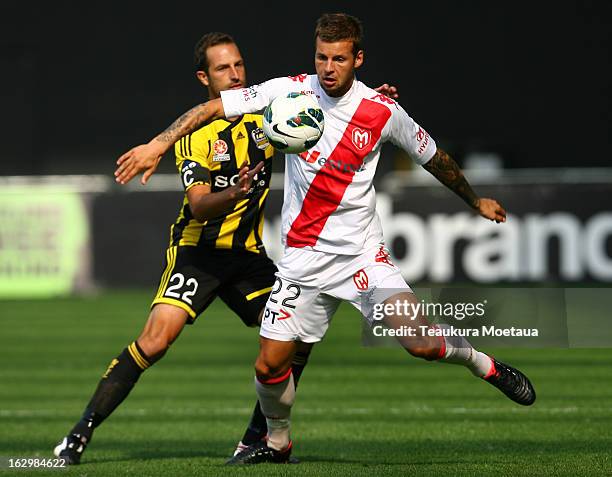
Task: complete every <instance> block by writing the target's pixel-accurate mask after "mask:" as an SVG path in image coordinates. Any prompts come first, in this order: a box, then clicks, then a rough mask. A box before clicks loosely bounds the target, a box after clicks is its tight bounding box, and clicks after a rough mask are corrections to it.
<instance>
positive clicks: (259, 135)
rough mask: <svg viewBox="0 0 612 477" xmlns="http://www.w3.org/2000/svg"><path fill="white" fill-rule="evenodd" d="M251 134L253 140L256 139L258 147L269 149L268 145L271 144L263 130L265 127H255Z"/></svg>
mask: <svg viewBox="0 0 612 477" xmlns="http://www.w3.org/2000/svg"><path fill="white" fill-rule="evenodd" d="M251 136H252V137H253V141H255V145H256V146H257V149H262V150H263V149H267V147H268V146H269V145H270V143H269V142H268V138H267V137H266V135H265V134H264V132H263V129H261V128H257V129H253V132H251Z"/></svg>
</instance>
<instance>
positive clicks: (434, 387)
mask: <svg viewBox="0 0 612 477" xmlns="http://www.w3.org/2000/svg"><path fill="white" fill-rule="evenodd" d="M149 299H150V293H149V292H148V291H147V292H139V291H133V292H126V291H123V292H107V293H103V294H100V295H99V296H96V297H89V298H70V299H57V300H40V301H30V302H26V301H4V302H0V325H1V332H0V363H1V364H0V456H2V459H3V462H4V464H3V465H6V458H7V457H32V456H38V457H51V449H52V448H53V447H54V445H55V444H56V442H57V441H58V440H59V439H60V438H61V437H62V436H63V435H64V434H65V433H66V432H67V431H68V430H69V429H70V427H71V425H72V424H73V423H74V422H75V420H76V419H77V418H78V417H79V415H80V413H81V411H82V409H83V407H84V406H85V404H86V402H87V400H88V399H89V397H90V395H91V393H92V391H93V389H94V387H95V385H96V383H97V381H98V379H99V377H100V376H101V374H102V373H103V372H104V370H105V368H106V366H107V364H108V362H109V361H110V360H111V359H112V358H113V357H114V356H115V355H117V354H118V353H119V352H120V351H121V350H122V349H123V348H124V347H125V346H126V345H127V344H128V343H129V342H130V341H131V340H132V339H134V338H135V337H136V336H137V333H139V332H140V329H141V327H142V325H143V323H144V320H145V318H146V315H147V307H148V303H149ZM359 320H360V318H359V317H358V315H357V313H356V312H355V311H353V310H352V309H351V308H350V307H348V306H345V307H343V308H341V309H340V311H339V312H338V314H337V315H336V317H335V319H334V323H333V324H332V326H331V328H330V332H329V334H328V337H327V338H326V339H325V341H324V342H323V343H321V344H319V345H317V346H316V347H315V349H314V351H313V354H312V357H311V362H310V364H309V366H308V367H307V369H306V371H305V373H304V376H303V381H302V382H301V384H300V388H299V392H298V396H297V400H296V404H295V407H294V413H293V438H294V439H295V455H296V456H297V457H299V458H300V459H301V461H302V463H301V464H299V465H293V466H291V465H282V466H274V465H262V466H257V467H249V468H226V467H224V466H223V463H224V461H225V459H226V458H227V457H228V456H229V455H230V454H231V452H232V450H233V448H234V445H235V444H236V441H237V440H238V439H239V438H240V437H241V435H242V431H243V429H244V426H245V424H246V422H247V420H248V418H249V415H250V413H251V409H252V406H253V404H254V402H255V393H254V387H253V382H252V381H253V372H252V362H253V361H254V358H255V355H256V352H257V330H255V329H248V328H245V327H244V326H243V325H242V324H241V322H240V320H239V319H238V318H237V317H235V316H233V315H232V314H231V312H230V311H229V310H228V309H227V308H225V306H224V305H223V304H222V303H220V302H219V303H215V304H214V305H213V306H212V307H211V308H210V309H209V311H208V312H207V313H206V314H205V315H203V316H202V317H200V318H199V321H198V322H197V323H196V325H194V326H191V327H187V328H186V329H185V331H184V332H183V334H182V335H181V337H180V338H179V339H178V340H177V342H176V343H175V344H174V346H173V347H172V349H171V350H170V351H169V353H168V355H167V356H166V357H165V358H164V359H163V360H162V361H161V362H159V363H158V364H156V365H155V366H154V367H153V368H151V369H150V370H148V371H147V372H146V373H145V374H144V375H143V376H142V378H141V380H140V382H139V383H138V385H137V386H136V388H135V389H134V391H133V392H132V394H131V395H130V396H129V397H128V399H127V400H126V401H125V402H124V403H123V405H122V406H121V407H120V408H119V409H118V410H117V412H115V414H114V415H113V416H112V417H111V418H110V419H108V420H107V421H106V422H105V423H104V424H103V425H102V426H101V427H100V428H99V429H98V430H97V432H96V434H95V436H94V439H93V442H92V443H91V445H90V446H89V448H88V449H87V451H86V453H85V455H84V457H83V463H82V465H81V466H78V467H74V468H70V469H68V470H61V471H45V470H29V471H26V470H18V471H17V470H7V469H0V476H1V475H5V474H6V475H8V474H12V475H39V476H40V475H56V476H57V475H80V476H87V477H90V476H91V477H93V476H120V475H132V476H149V475H151V476H153V475H163V476H172V475H177V476H178V475H180V476H189V475H249V476H251V475H266V476H274V475H300V476H302V475H325V476H327V477H329V476H335V475H351V476H354V475H367V476H374V475H376V476H378V475H417V476H422V475H423V476H426V475H444V476H463V475H465V476H472V475H500V476H504V475H512V476H519V475H526V476H527V475H529V476H535V475H568V476H576V475H589V476H592V475H604V474H606V475H610V474H611V473H612V458H611V452H612V378H611V376H612V374H611V369H612V350H610V349H599V350H584V349H574V350H558V349H543V350H526V349H499V350H485V351H489V352H494V353H495V355H496V356H497V357H499V358H500V359H502V360H504V361H507V362H509V363H512V364H515V365H516V366H518V367H520V368H521V369H522V370H524V371H525V372H526V374H527V375H528V376H530V377H531V378H532V380H533V381H534V383H535V386H536V388H537V391H538V401H537V402H536V404H535V406H533V407H532V408H522V407H520V406H518V405H515V404H514V403H512V402H510V401H509V400H507V399H506V398H505V397H504V396H503V395H502V394H501V393H499V391H497V390H495V389H494V388H493V387H491V386H489V385H487V384H486V383H483V382H480V381H478V380H477V379H475V378H473V377H471V375H470V374H469V373H468V372H467V371H466V370H465V369H462V368H461V367H458V366H451V365H441V364H437V363H425V362H420V361H418V360H416V359H414V358H411V357H410V356H409V355H408V354H407V353H405V352H404V351H402V350H400V349H388V348H385V349H381V348H377V349H372V348H364V347H362V346H361V343H360V327H361V326H360V321H359Z"/></svg>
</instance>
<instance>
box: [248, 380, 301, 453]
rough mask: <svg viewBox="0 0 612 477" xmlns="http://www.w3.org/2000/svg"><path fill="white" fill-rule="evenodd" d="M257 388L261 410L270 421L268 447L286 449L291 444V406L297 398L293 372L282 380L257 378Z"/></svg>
mask: <svg viewBox="0 0 612 477" xmlns="http://www.w3.org/2000/svg"><path fill="white" fill-rule="evenodd" d="M255 389H256V390H257V396H258V397H259V404H260V405H261V410H262V412H263V414H264V416H266V422H267V423H268V447H271V448H272V449H276V450H283V449H286V448H287V446H288V445H289V442H290V438H289V425H290V419H289V418H290V415H291V407H292V406H293V401H294V400H295V385H294V383H293V374H291V372H289V375H288V376H287V378H285V379H283V380H282V381H280V382H274V383H273V384H270V383H262V382H261V381H260V380H259V379H257V378H255Z"/></svg>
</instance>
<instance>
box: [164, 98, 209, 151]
mask: <svg viewBox="0 0 612 477" xmlns="http://www.w3.org/2000/svg"><path fill="white" fill-rule="evenodd" d="M208 109H209V107H208V103H202V104H198V105H197V106H195V107H193V108H191V109H190V110H189V111H187V112H186V113H185V114H183V115H182V116H181V117H179V118H178V119H177V120H176V121H174V122H173V123H172V124H171V125H170V126H169V127H168V128H167V129H166V130H165V131H164V132H162V133H161V134H159V135H158V136H157V137H156V139H157V140H158V141H161V142H168V143H171V144H174V143H175V142H176V141H178V140H179V139H180V138H182V137H183V136H186V135H187V134H189V133H192V132H193V131H195V130H196V129H198V128H199V127H200V126H201V125H202V124H203V123H205V122H206V121H207V120H208V119H210V117H209V111H208Z"/></svg>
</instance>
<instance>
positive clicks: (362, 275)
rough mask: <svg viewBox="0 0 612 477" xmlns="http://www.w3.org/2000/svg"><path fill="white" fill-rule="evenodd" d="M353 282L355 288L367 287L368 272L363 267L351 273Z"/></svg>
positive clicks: (365, 288) (362, 289) (363, 289)
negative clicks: (353, 273)
mask: <svg viewBox="0 0 612 477" xmlns="http://www.w3.org/2000/svg"><path fill="white" fill-rule="evenodd" d="M353 282H354V283H355V286H356V287H357V290H361V291H365V290H367V289H368V283H369V282H368V274H367V273H366V272H365V270H364V269H363V268H362V269H361V270H359V271H358V272H357V273H355V275H353Z"/></svg>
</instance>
